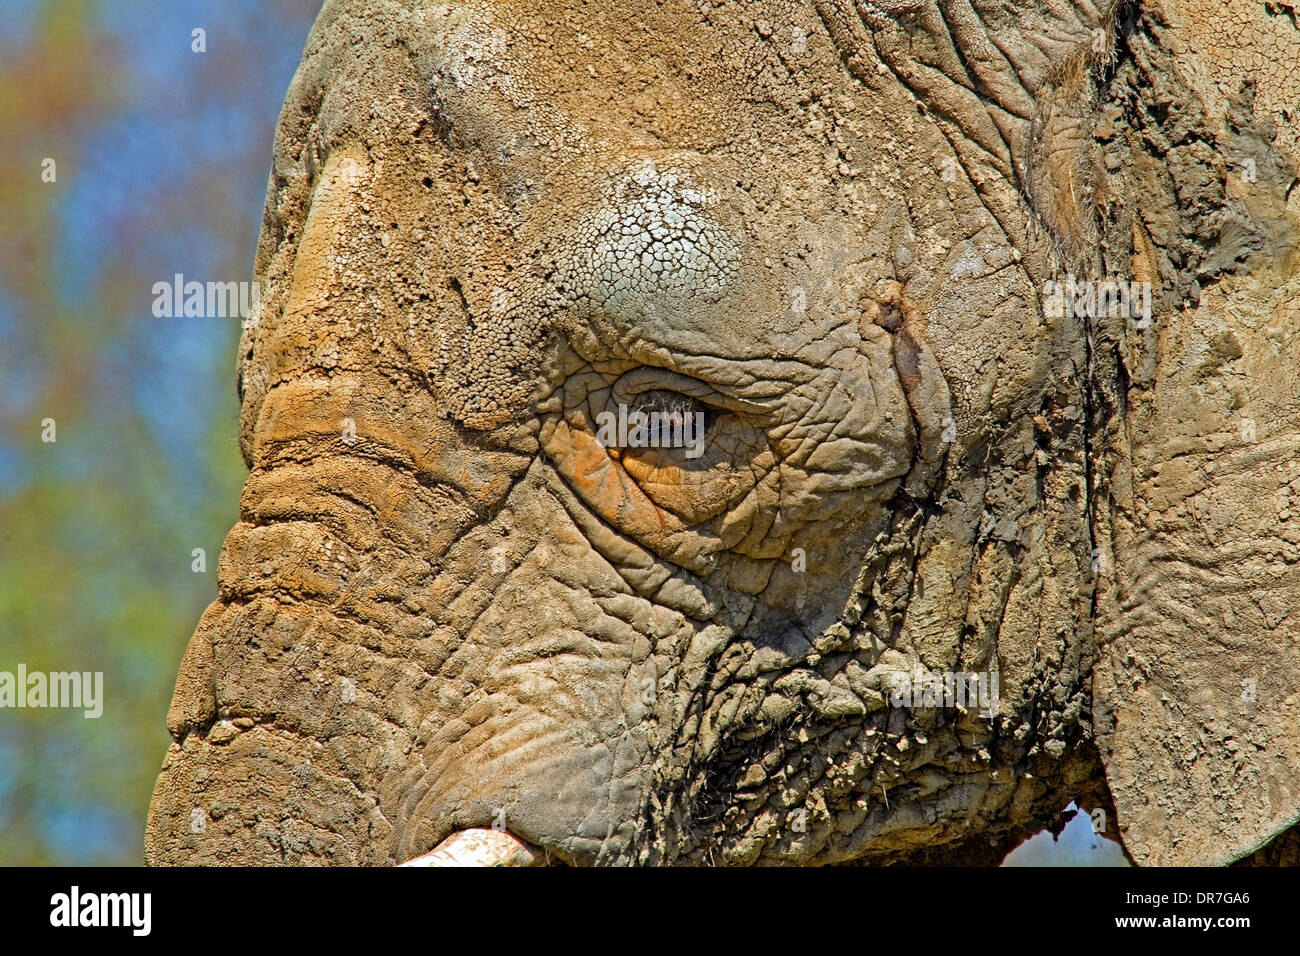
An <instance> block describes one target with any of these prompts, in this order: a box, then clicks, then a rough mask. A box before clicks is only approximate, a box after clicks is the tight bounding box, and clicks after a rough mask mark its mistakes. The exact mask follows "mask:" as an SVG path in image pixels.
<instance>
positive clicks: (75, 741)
mask: <svg viewBox="0 0 1300 956" xmlns="http://www.w3.org/2000/svg"><path fill="white" fill-rule="evenodd" d="M319 7H320V0H99V2H96V0H0V671H8V672H11V673H12V672H14V671H16V669H17V666H18V665H19V664H20V663H21V664H25V665H26V668H27V670H28V672H36V671H41V672H50V671H72V670H76V671H91V672H95V671H102V672H103V674H104V698H105V700H104V711H103V716H102V717H100V718H98V719H87V718H85V717H84V716H83V715H82V712H81V711H80V710H63V709H54V708H48V709H13V708H5V709H3V710H0V865H46V864H84V865H96V864H125V865H135V864H139V863H141V862H143V839H144V836H143V835H144V818H145V811H146V809H147V807H148V802H149V796H150V793H151V791H152V788H153V782H154V778H155V776H156V775H157V772H158V768H159V766H160V764H161V762H162V757H163V754H164V752H165V751H166V748H167V744H168V741H169V738H168V736H167V731H166V728H165V724H164V721H165V716H166V712H167V705H168V702H169V700H170V697H171V691H172V684H173V681H174V680H175V676H176V670H177V667H178V666H179V663H180V659H181V654H182V653H183V651H184V649H185V644H186V641H187V640H188V639H189V635H190V633H191V632H192V631H193V629H194V625H195V623H196V622H197V620H198V617H199V615H200V613H201V612H202V610H203V608H204V607H205V606H206V605H207V603H208V602H209V601H211V600H212V598H213V597H215V595H216V584H215V572H216V563H217V555H218V553H219V551H220V548H221V543H222V540H223V538H224V537H225V534H226V532H227V531H228V530H229V529H230V528H231V527H232V526H233V524H234V523H235V519H236V516H237V506H238V500H239V491H240V487H241V485H242V482H243V475H244V466H243V462H242V460H241V458H240V455H239V449H238V445H237V443H236V433H237V424H238V406H237V402H236V397H235V361H234V360H235V350H236V344H237V342H238V339H239V324H240V319H239V318H238V317H234V318H196V317H191V318H183V317H177V318H157V317H155V316H154V314H153V309H152V306H153V301H154V294H153V292H152V287H153V284H154V283H156V282H170V281H171V280H172V277H173V275H175V274H176V273H182V274H183V275H184V276H185V277H186V280H197V281H200V282H208V281H219V282H227V281H235V282H246V281H249V280H251V278H252V263H253V253H254V248H255V243H256V239H257V232H258V228H259V225H260V222H261V213H262V201H263V198H264V195H265V189H266V181H267V173H268V170H269V168H270V157H271V144H272V137H273V134H274V129H275V122H276V118H277V115H278V113H279V108H280V103H281V100H282V99H283V96H284V92H285V90H286V88H287V87H288V84H289V80H290V78H291V77H292V75H293V71H294V68H295V67H296V65H297V62H298V57H299V54H300V53H301V51H302V47H303V42H304V40H305V39H306V36H307V32H308V29H309V28H310V26H311V22H312V19H313V18H314V16H315V14H316V12H317V10H318V9H319ZM196 30H201V31H203V32H202V37H201V39H202V43H201V44H200V42H199V37H198V36H196V34H195V32H194V31H196ZM200 45H202V47H203V50H202V51H199V50H196V47H198V46H200ZM48 160H53V164H52V165H51V164H50V163H49V162H48ZM51 173H52V174H53V181H46V180H47V179H48V178H49V176H50V174H51ZM43 174H44V175H43ZM46 419H53V420H54V431H53V435H52V436H50V435H49V429H48V427H47V425H46V424H45V421H46ZM43 433H45V434H46V437H53V438H54V439H55V440H54V441H43V440H42V434H43ZM197 548H201V549H203V551H204V553H205V558H206V560H205V562H204V568H203V570H195V559H194V551H195V549H197ZM1008 862H1009V863H1013V864H1017V863H1018V864H1021V865H1041V864H1051V863H1058V864H1059V863H1067V864H1072V865H1115V864H1116V863H1117V862H1118V863H1122V856H1121V855H1120V853H1119V850H1118V847H1117V846H1116V845H1115V844H1114V843H1111V842H1110V841H1105V840H1102V839H1100V838H1099V837H1096V836H1094V835H1093V833H1092V829H1091V826H1090V825H1089V823H1088V818H1087V816H1086V814H1079V815H1078V816H1077V817H1075V819H1074V820H1073V822H1072V823H1071V824H1070V825H1069V826H1068V827H1067V828H1066V830H1065V832H1064V833H1063V834H1062V835H1061V837H1060V839H1059V841H1057V840H1053V838H1052V837H1051V836H1050V835H1049V834H1040V835H1039V836H1038V837H1035V838H1034V839H1033V840H1031V841H1029V842H1027V843H1026V844H1025V845H1023V846H1022V847H1021V848H1020V849H1018V850H1017V851H1016V852H1015V853H1013V854H1012V857H1011V858H1010V859H1009V861H1008Z"/></svg>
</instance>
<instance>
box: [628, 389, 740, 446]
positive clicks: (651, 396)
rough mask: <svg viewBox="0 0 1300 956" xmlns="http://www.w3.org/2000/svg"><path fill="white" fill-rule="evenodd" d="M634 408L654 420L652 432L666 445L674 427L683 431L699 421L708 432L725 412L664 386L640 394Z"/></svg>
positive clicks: (703, 430)
mask: <svg viewBox="0 0 1300 956" xmlns="http://www.w3.org/2000/svg"><path fill="white" fill-rule="evenodd" d="M632 410H633V411H639V412H642V413H644V414H645V415H646V417H647V418H648V420H649V422H650V425H649V429H650V435H651V436H652V437H654V438H657V439H659V440H660V441H661V442H662V443H663V446H664V447H666V446H667V443H668V441H669V438H670V434H671V432H672V430H673V429H677V433H678V434H681V429H683V428H689V427H691V426H693V425H695V424H696V423H697V422H698V423H702V425H703V428H702V429H701V431H702V432H703V433H704V434H706V435H707V434H708V433H709V432H710V431H712V429H713V426H714V424H715V423H716V422H717V420H718V417H719V415H721V414H722V412H721V411H720V410H719V409H717V408H714V407H713V406H712V405H709V404H708V403H707V402H703V401H700V400H699V399H697V398H695V397H694V396H691V395H684V394H682V393H681V392H675V391H671V390H669V389H663V388H656V389H652V390H650V391H647V392H641V393H640V394H638V395H637V396H636V400H635V403H634V404H633V406H632ZM658 443H659V442H656V444H658Z"/></svg>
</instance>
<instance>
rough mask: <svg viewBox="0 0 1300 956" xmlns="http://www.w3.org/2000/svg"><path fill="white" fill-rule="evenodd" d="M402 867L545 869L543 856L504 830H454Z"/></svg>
mask: <svg viewBox="0 0 1300 956" xmlns="http://www.w3.org/2000/svg"><path fill="white" fill-rule="evenodd" d="M400 865H401V866H545V865H546V854H544V853H543V852H542V851H541V850H540V849H539V848H537V847H535V846H533V845H532V844H531V843H525V842H524V841H523V840H521V839H519V838H518V837H517V836H515V835H514V834H512V833H507V832H506V831H505V830H494V829H490V828H487V827H473V828H471V829H468V830H457V831H456V832H455V833H453V834H452V835H451V836H449V837H447V839H445V840H443V841H442V842H441V843H439V844H438V845H437V846H436V847H434V848H433V849H432V850H430V851H429V852H428V853H425V854H422V855H420V856H417V857H415V858H414V859H412V860H407V861H406V862H405V863H402V864H400Z"/></svg>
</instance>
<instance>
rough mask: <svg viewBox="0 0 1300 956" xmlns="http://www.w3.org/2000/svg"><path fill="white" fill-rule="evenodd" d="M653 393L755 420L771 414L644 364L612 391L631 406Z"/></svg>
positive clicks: (695, 380) (701, 383) (696, 381)
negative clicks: (672, 394) (671, 394)
mask: <svg viewBox="0 0 1300 956" xmlns="http://www.w3.org/2000/svg"><path fill="white" fill-rule="evenodd" d="M653 391H667V392H678V393H679V394H682V395H686V396H688V397H690V398H693V399H695V400H696V401H698V402H702V403H704V404H705V405H710V406H712V407H714V408H717V409H720V410H723V411H729V412H737V413H740V414H743V415H749V416H753V417H759V418H762V417H766V416H767V415H769V414H770V410H769V409H768V408H766V407H765V406H763V405H758V404H756V403H754V402H747V401H745V400H743V399H739V398H734V397H732V396H730V395H726V394H723V393H722V392H720V391H718V390H717V389H716V388H714V387H713V386H712V385H710V384H709V383H708V382H704V381H701V380H700V379H698V378H692V377H691V376H689V375H682V374H681V373H680V372H673V371H670V370H669V369H665V368H656V367H655V366H653V365H643V366H641V367H639V368H634V369H632V370H631V371H628V372H625V373H623V375H621V376H619V378H618V380H617V381H616V382H614V384H613V385H612V386H611V389H610V393H611V396H612V397H613V400H614V401H615V402H616V403H619V404H625V405H630V404H632V403H633V401H634V400H635V398H636V396H637V395H640V394H641V393H643V392H653Z"/></svg>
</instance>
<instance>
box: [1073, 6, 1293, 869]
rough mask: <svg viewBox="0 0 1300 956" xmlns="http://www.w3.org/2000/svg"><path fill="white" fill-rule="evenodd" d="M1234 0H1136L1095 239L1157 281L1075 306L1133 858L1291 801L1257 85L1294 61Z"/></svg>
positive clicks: (1281, 285)
mask: <svg viewBox="0 0 1300 956" xmlns="http://www.w3.org/2000/svg"><path fill="white" fill-rule="evenodd" d="M1184 7H1186V9H1184ZM1241 14H1242V15H1241V19H1240V21H1238V20H1237V19H1236V18H1235V16H1234V18H1233V21H1232V22H1233V26H1232V32H1231V33H1230V34H1225V33H1224V31H1225V24H1224V23H1223V20H1224V19H1225V17H1224V14H1223V11H1222V10H1221V9H1220V8H1218V7H1217V5H1216V6H1215V7H1214V8H1213V9H1209V8H1207V10H1206V11H1204V12H1202V11H1199V10H1193V9H1192V8H1190V6H1188V5H1185V4H1175V3H1170V2H1153V0H1148V2H1147V3H1146V4H1144V5H1143V7H1142V9H1141V10H1140V12H1139V14H1138V15H1137V17H1136V18H1135V21H1134V22H1133V23H1132V25H1131V29H1130V32H1129V35H1128V36H1127V37H1126V41H1127V47H1128V56H1127V62H1125V63H1122V64H1121V65H1120V68H1119V70H1118V71H1117V73H1116V75H1115V80H1114V83H1113V85H1112V90H1111V92H1112V94H1116V95H1114V96H1112V98H1111V101H1112V102H1116V101H1117V100H1118V101H1120V102H1123V101H1127V102H1126V103H1125V108H1124V112H1123V114H1122V116H1121V117H1120V124H1117V126H1118V129H1119V130H1120V132H1121V137H1119V138H1117V140H1116V142H1119V141H1121V140H1126V141H1127V142H1126V143H1125V148H1126V149H1128V150H1129V152H1128V154H1127V155H1126V156H1125V159H1124V161H1123V162H1114V161H1111V160H1110V157H1106V162H1105V163H1104V165H1105V166H1106V167H1107V168H1108V169H1111V170H1113V172H1112V174H1111V175H1110V176H1109V177H1108V179H1109V182H1108V187H1109V188H1108V190H1107V191H1108V192H1110V193H1111V194H1113V195H1118V196H1122V197H1131V198H1128V199H1127V203H1126V204H1127V205H1129V206H1131V207H1132V208H1133V210H1134V212H1133V213H1132V214H1131V215H1129V216H1127V217H1122V218H1123V222H1122V233H1121V229H1119V228H1116V229H1112V230H1111V231H1110V232H1108V234H1107V235H1106V237H1105V242H1106V244H1107V245H1108V247H1112V248H1124V249H1131V257H1130V258H1129V260H1128V261H1123V260H1122V259H1121V260H1120V261H1119V262H1117V263H1116V265H1115V266H1113V267H1112V271H1113V272H1121V271H1123V272H1125V273H1128V274H1129V275H1132V276H1133V277H1134V278H1137V279H1138V280H1140V281H1149V282H1151V284H1152V286H1153V289H1154V294H1155V297H1156V299H1155V303H1154V309H1153V315H1152V317H1151V320H1150V321H1149V322H1147V321H1142V322H1138V323H1134V322H1125V321H1123V320H1119V321H1109V322H1108V321H1107V320H1101V321H1099V322H1095V323H1094V328H1093V336H1094V343H1095V351H1094V356H1093V358H1094V382H1093V387H1094V393H1093V396H1092V399H1093V405H1094V409H1095V410H1096V417H1095V418H1094V445H1093V447H1094V449H1095V450H1096V451H1097V454H1096V457H1095V459H1094V464H1093V473H1094V475H1095V480H1094V484H1095V486H1096V491H1095V498H1094V503H1093V511H1094V520H1093V531H1094V537H1095V541H1094V543H1095V545H1096V549H1097V550H1096V551H1095V552H1094V554H1095V556H1096V559H1097V560H1096V564H1095V566H1096V568H1097V571H1098V574H1097V590H1096V597H1095V601H1096V620H1097V625H1098V631H1097V633H1098V638H1099V657H1098V660H1097V663H1096V665H1095V667H1094V676H1093V700H1094V723H1095V731H1096V740H1097V743H1098V746H1099V749H1100V752H1101V756H1102V760H1103V762H1104V764H1105V767H1106V775H1107V779H1108V783H1109V786H1110V791H1111V795H1112V796H1113V798H1114V802H1115V809H1116V813H1117V816H1118V820H1117V822H1118V825H1119V829H1120V834H1121V836H1122V839H1123V841H1124V845H1125V847H1126V848H1127V850H1128V852H1129V854H1130V855H1131V856H1132V858H1133V859H1134V860H1135V861H1136V862H1138V863H1142V864H1156V865H1222V864H1226V863H1230V862H1232V861H1234V860H1237V859H1240V858H1242V857H1244V856H1247V855H1249V854H1251V853H1253V852H1254V851H1256V850H1258V849H1260V848H1261V847H1262V846H1264V845H1265V844H1267V843H1268V842H1269V841H1270V840H1272V839H1273V838H1274V837H1276V836H1277V835H1278V834H1280V833H1281V832H1282V831H1284V830H1286V829H1288V828H1289V827H1292V826H1293V825H1294V824H1295V823H1296V821H1297V819H1300V640H1297V635H1300V526H1297V524H1296V520H1297V517H1300V515H1297V514H1296V504H1295V503H1294V495H1295V494H1296V493H1297V491H1300V454H1298V451H1300V431H1298V430H1297V422H1298V421H1300V374H1298V373H1297V369H1296V363H1295V356H1296V355H1297V354H1300V309H1297V308H1296V306H1295V305H1294V303H1295V302H1296V301H1297V296H1298V295H1300V275H1297V271H1296V269H1295V262H1296V261H1297V258H1296V257H1297V235H1298V234H1300V222H1297V217H1296V214H1295V207H1294V205H1292V206H1291V208H1290V209H1288V205H1287V195H1288V192H1289V190H1290V188H1291V186H1292V185H1293V184H1294V182H1295V178H1296V170H1297V166H1298V165H1300V155H1298V152H1300V151H1297V149H1296V145H1295V144H1296V142H1297V133H1298V132H1300V130H1298V128H1297V125H1296V123H1295V121H1294V120H1293V119H1292V118H1290V117H1289V116H1288V114H1287V113H1286V112H1285V110H1281V109H1277V110H1275V109H1273V108H1272V107H1271V105H1270V104H1271V103H1273V104H1283V105H1286V104H1289V103H1293V102H1294V101H1295V98H1296V97H1297V96H1298V95H1300V81H1298V80H1297V79H1296V78H1295V75H1294V71H1286V70H1284V69H1283V67H1282V61H1283V60H1284V59H1285V58H1286V57H1287V56H1290V55H1291V54H1289V53H1286V52H1285V49H1286V48H1285V46H1277V47H1272V49H1274V51H1275V52H1274V53H1267V52H1263V51H1267V50H1268V49H1270V48H1271V47H1270V44H1269V43H1267V42H1264V41H1265V40H1266V38H1267V37H1268V36H1269V35H1270V33H1271V31H1273V30H1274V29H1275V25H1273V24H1272V23H1271V18H1270V17H1268V16H1267V14H1266V12H1265V11H1264V10H1263V7H1262V5H1261V7H1260V10H1259V14H1258V16H1256V15H1255V12H1254V10H1253V8H1252V9H1249V10H1247V9H1246V5H1244V4H1243V5H1241ZM1291 42H1294V40H1292V41H1291ZM1261 47H1262V48H1263V51H1262V50H1261ZM1252 48H1253V49H1252ZM1198 51H1206V53H1205V54H1204V55H1203V54H1202V53H1200V52H1198ZM1210 51H1213V54H1212V55H1211V52H1210ZM1234 51H1235V52H1234ZM1271 59H1273V60H1276V62H1270V60H1271ZM1252 64H1253V65H1252ZM1259 64H1263V66H1262V67H1261V66H1260V65H1259ZM1288 84H1289V87H1288ZM1125 127H1127V129H1125ZM1139 144H1140V145H1139ZM1247 160H1249V162H1247ZM1166 216H1167V217H1168V218H1164V217H1166ZM1119 225H1121V224H1120V223H1117V226H1119ZM1162 288H1163V289H1164V290H1167V291H1166V292H1165V294H1164V295H1163V296H1161V295H1160V293H1161V290H1162ZM1135 326H1136V327H1135Z"/></svg>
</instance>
